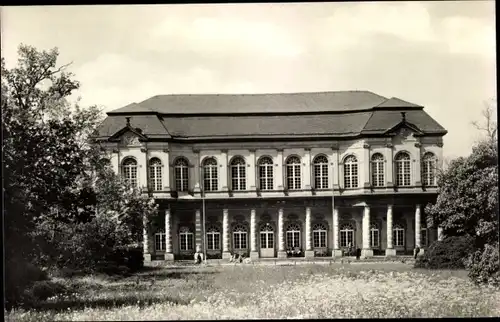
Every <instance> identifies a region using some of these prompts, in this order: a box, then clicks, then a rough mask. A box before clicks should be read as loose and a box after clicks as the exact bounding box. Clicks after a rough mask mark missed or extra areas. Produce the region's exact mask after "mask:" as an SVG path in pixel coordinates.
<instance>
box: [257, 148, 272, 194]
mask: <svg viewBox="0 0 500 322" xmlns="http://www.w3.org/2000/svg"><path fill="white" fill-rule="evenodd" d="M258 168H259V174H258V175H259V188H260V190H262V191H270V190H273V189H274V163H273V159H272V158H271V157H268V156H264V157H261V158H260V159H259V162H258ZM263 174H264V176H263Z"/></svg>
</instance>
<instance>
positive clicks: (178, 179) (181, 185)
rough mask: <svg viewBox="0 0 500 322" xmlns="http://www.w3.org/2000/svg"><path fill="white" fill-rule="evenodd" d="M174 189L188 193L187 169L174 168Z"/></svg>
mask: <svg viewBox="0 0 500 322" xmlns="http://www.w3.org/2000/svg"><path fill="white" fill-rule="evenodd" d="M175 188H176V190H177V191H188V190H189V180H188V167H180V166H176V167H175Z"/></svg>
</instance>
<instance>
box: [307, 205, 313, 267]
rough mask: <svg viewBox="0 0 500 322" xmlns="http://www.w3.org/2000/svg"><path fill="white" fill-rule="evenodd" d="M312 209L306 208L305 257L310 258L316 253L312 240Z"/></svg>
mask: <svg viewBox="0 0 500 322" xmlns="http://www.w3.org/2000/svg"><path fill="white" fill-rule="evenodd" d="M311 235H312V232H311V208H310V207H307V208H306V252H305V257H307V258H310V257H314V251H313V248H312V240H311V237H312V236H311Z"/></svg>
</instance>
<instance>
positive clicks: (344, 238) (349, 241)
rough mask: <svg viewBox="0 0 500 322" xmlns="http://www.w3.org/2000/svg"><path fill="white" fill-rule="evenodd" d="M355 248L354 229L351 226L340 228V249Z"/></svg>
mask: <svg viewBox="0 0 500 322" xmlns="http://www.w3.org/2000/svg"><path fill="white" fill-rule="evenodd" d="M349 246H352V247H354V228H353V226H352V225H351V224H347V225H343V226H341V227H340V247H349Z"/></svg>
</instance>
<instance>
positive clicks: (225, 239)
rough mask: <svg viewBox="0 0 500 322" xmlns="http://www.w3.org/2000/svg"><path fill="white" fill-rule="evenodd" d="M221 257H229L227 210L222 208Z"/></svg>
mask: <svg viewBox="0 0 500 322" xmlns="http://www.w3.org/2000/svg"><path fill="white" fill-rule="evenodd" d="M222 258H223V259H229V258H231V253H230V252H229V210H228V209H224V210H222Z"/></svg>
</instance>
